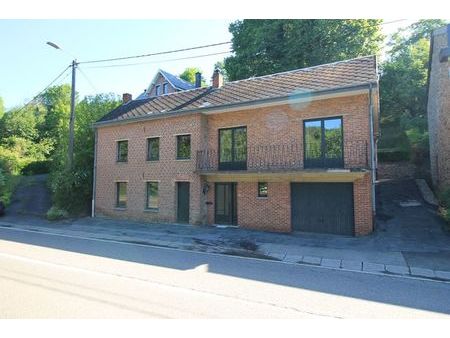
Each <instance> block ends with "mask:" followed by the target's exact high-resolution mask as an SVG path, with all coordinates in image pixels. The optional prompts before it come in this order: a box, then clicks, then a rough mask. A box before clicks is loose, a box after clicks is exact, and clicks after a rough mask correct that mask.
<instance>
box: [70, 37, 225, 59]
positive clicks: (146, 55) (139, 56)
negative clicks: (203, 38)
mask: <svg viewBox="0 0 450 338" xmlns="http://www.w3.org/2000/svg"><path fill="white" fill-rule="evenodd" d="M230 43H231V41H227V42H219V43H213V44H209V45H203V46H195V47H189V48H182V49H174V50H169V51H165V52H156V53H149V54H142V55H133V56H123V57H118V58H110V59H102V60H90V61H82V62H78V63H79V64H82V63H99V62H110V61H119V60H128V59H136V58H143V57H148V56H155V55H163V54H172V53H178V52H185V51H188V50H194V49H201V48H208V47H215V46H222V45H227V44H230Z"/></svg>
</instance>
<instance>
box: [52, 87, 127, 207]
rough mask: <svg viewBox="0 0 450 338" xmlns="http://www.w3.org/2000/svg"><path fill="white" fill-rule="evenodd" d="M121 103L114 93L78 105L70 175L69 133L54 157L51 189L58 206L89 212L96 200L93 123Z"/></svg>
mask: <svg viewBox="0 0 450 338" xmlns="http://www.w3.org/2000/svg"><path fill="white" fill-rule="evenodd" d="M120 103H121V101H120V100H119V98H118V97H117V96H116V95H113V94H98V95H95V96H87V97H85V98H84V99H83V100H81V101H80V102H79V103H78V104H77V106H76V112H75V113H76V121H75V144H74V167H73V169H72V171H71V172H70V173H67V171H66V170H65V168H66V165H65V164H66V160H67V143H68V134H67V133H66V134H65V135H64V138H62V139H61V140H60V142H59V144H58V146H57V148H56V150H55V152H54V154H53V155H52V162H53V165H52V170H51V173H50V186H51V190H52V193H53V200H54V203H55V206H56V207H57V208H60V209H64V210H67V211H69V212H71V213H82V212H85V211H86V210H87V209H88V207H89V206H90V202H91V198H92V171H93V166H94V129H93V128H92V124H93V123H94V122H95V121H97V120H99V119H100V118H101V117H102V116H104V115H105V114H106V113H108V112H109V111H111V110H112V109H114V108H115V107H117V106H118V105H119V104H120Z"/></svg>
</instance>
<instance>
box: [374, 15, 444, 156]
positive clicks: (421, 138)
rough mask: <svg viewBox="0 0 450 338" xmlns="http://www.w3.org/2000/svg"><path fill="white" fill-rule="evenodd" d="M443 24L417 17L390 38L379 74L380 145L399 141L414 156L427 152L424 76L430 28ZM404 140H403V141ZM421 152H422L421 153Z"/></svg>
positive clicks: (427, 60)
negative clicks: (388, 47)
mask: <svg viewBox="0 0 450 338" xmlns="http://www.w3.org/2000/svg"><path fill="white" fill-rule="evenodd" d="M443 25H445V22H444V21H442V20H420V21H418V22H416V23H414V24H412V25H411V26H409V27H407V28H405V29H400V30H399V31H398V32H396V33H395V34H394V35H393V36H392V39H391V41H390V42H389V44H388V45H389V46H390V47H391V48H390V50H389V52H388V58H387V60H386V61H385V62H384V63H383V64H382V66H381V71H382V75H381V78H380V103H381V113H382V118H381V127H382V128H381V130H382V134H381V140H380V148H398V147H399V145H400V147H401V148H403V149H404V150H406V151H409V152H411V154H412V155H413V160H414V159H415V158H414V157H417V156H416V154H415V153H417V152H418V151H420V152H422V153H423V152H426V151H427V148H428V134H427V117H426V109H427V107H426V104H427V94H428V93H427V76H428V63H429V52H430V36H431V32H432V31H433V30H434V29H436V28H438V27H441V26H443ZM403 140H405V141H406V143H405V141H403ZM421 156H423V154H422V155H421Z"/></svg>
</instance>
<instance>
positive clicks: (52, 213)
mask: <svg viewBox="0 0 450 338" xmlns="http://www.w3.org/2000/svg"><path fill="white" fill-rule="evenodd" d="M67 217H69V213H68V212H67V211H66V210H64V209H59V208H57V207H55V206H52V207H51V208H50V209H49V210H48V211H47V219H48V220H49V221H56V220H59V219H63V218H67Z"/></svg>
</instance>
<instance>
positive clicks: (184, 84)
mask: <svg viewBox="0 0 450 338" xmlns="http://www.w3.org/2000/svg"><path fill="white" fill-rule="evenodd" d="M159 73H160V74H161V75H162V76H164V77H165V78H166V80H167V81H168V82H169V83H170V84H171V85H172V86H173V87H175V88H176V89H180V90H189V89H194V88H195V85H194V84H193V83H190V82H188V81H185V80H183V79H182V78H179V77H178V76H176V75H173V74H170V73H168V72H166V71H164V70H162V69H160V70H159Z"/></svg>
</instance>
